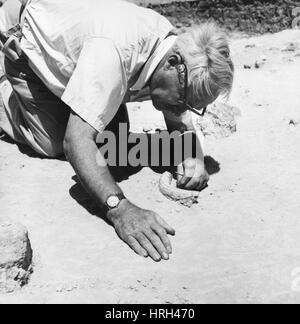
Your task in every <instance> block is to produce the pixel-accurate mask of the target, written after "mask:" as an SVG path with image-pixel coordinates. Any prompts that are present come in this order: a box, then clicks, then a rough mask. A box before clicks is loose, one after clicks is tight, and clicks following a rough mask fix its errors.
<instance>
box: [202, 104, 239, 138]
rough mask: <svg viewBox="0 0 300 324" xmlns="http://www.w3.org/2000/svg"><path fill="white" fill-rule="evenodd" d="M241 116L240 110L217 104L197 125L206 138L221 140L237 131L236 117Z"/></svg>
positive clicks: (212, 106)
mask: <svg viewBox="0 0 300 324" xmlns="http://www.w3.org/2000/svg"><path fill="white" fill-rule="evenodd" d="M240 115H241V112H240V110H239V109H238V108H236V107H233V106H230V105H227V104H224V103H221V102H216V103H214V104H213V105H211V106H209V108H208V110H207V113H206V115H205V116H204V117H200V118H199V119H198V121H197V123H198V126H199V127H200V129H201V130H202V132H203V134H204V135H205V136H206V137H212V138H215V139H220V138H224V137H229V136H230V135H232V134H233V133H235V132H236V131H237V122H236V117H237V116H240Z"/></svg>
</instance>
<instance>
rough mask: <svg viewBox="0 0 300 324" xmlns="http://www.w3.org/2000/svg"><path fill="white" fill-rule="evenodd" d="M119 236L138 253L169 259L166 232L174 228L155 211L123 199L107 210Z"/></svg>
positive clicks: (170, 248)
mask: <svg viewBox="0 0 300 324" xmlns="http://www.w3.org/2000/svg"><path fill="white" fill-rule="evenodd" d="M108 218H109V219H110V220H111V221H112V223H113V224H114V227H115V230H116V232H117V234H118V235H119V237H120V238H121V239H122V240H123V241H124V242H125V243H127V244H128V245H129V246H130V247H131V248H132V249H133V250H134V251H135V252H136V253H137V254H138V255H140V256H143V257H145V258H146V257H148V256H150V257H151V258H152V259H153V260H154V261H155V262H159V261H161V259H164V260H169V255H170V254H171V253H172V246H171V243H170V240H169V238H168V234H169V235H172V236H174V235H175V230H174V229H173V228H172V227H170V226H169V225H168V224H167V223H166V222H165V221H164V220H163V219H162V218H161V217H160V216H158V215H157V214H156V213H154V212H152V211H149V210H144V209H141V208H139V207H137V206H135V205H133V204H132V203H130V202H129V201H128V200H123V201H122V202H121V204H120V206H119V207H118V208H117V209H116V210H111V211H109V212H108Z"/></svg>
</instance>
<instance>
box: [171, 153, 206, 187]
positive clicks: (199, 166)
mask: <svg viewBox="0 0 300 324" xmlns="http://www.w3.org/2000/svg"><path fill="white" fill-rule="evenodd" d="M177 171H178V177H177V186H178V188H181V189H186V190H195V191H201V190H203V189H205V188H206V187H207V183H208V181H209V175H208V173H207V171H206V169H205V165H204V162H203V161H201V160H199V159H193V158H189V159H186V160H185V161H184V162H183V163H181V164H180V165H179V166H178V168H177Z"/></svg>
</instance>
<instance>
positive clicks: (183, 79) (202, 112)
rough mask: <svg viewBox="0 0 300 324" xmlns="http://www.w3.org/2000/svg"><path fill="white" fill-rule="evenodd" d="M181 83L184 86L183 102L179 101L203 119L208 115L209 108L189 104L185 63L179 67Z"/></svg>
mask: <svg viewBox="0 0 300 324" xmlns="http://www.w3.org/2000/svg"><path fill="white" fill-rule="evenodd" d="M177 71H178V79H179V83H180V84H181V85H182V86H183V91H184V92H183V100H178V103H179V104H180V105H183V106H184V107H185V108H186V109H187V110H190V111H191V112H193V113H194V114H196V115H198V116H200V117H203V116H204V115H205V113H206V110H207V107H204V108H203V107H195V108H194V107H192V106H191V105H190V104H189V103H188V69H187V66H186V64H185V63H181V64H178V65H177Z"/></svg>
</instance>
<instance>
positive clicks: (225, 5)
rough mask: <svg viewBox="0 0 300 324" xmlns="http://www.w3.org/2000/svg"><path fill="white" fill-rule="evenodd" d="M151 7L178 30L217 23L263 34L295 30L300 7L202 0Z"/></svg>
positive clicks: (275, 0) (274, 0)
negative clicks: (211, 21)
mask: <svg viewBox="0 0 300 324" xmlns="http://www.w3.org/2000/svg"><path fill="white" fill-rule="evenodd" d="M147 6H148V7H149V8H152V9H154V10H156V11H158V12H160V13H161V14H162V15H164V16H166V17H167V18H168V19H169V20H170V21H171V22H172V23H173V24H174V25H175V26H176V27H177V28H184V27H190V26H191V25H193V24H199V23H201V22H204V21H207V20H210V19H214V20H215V21H217V22H218V23H219V24H220V25H221V26H225V27H226V28H227V29H228V30H230V31H233V30H235V31H236V30H239V31H243V32H247V33H260V34H262V33H266V32H271V33H275V32H279V31H282V30H284V29H290V28H292V26H293V23H294V22H295V18H296V16H297V11H296V8H298V7H299V6H300V5H299V1H296V0H285V1H279V0H266V1H263V0H250V1H246V0H235V1H225V0H207V1H199V0H198V1H188V2H172V3H168V4H160V5H157V4H148V5H147Z"/></svg>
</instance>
